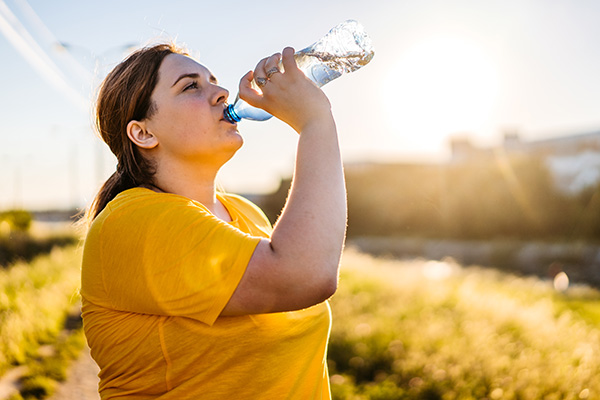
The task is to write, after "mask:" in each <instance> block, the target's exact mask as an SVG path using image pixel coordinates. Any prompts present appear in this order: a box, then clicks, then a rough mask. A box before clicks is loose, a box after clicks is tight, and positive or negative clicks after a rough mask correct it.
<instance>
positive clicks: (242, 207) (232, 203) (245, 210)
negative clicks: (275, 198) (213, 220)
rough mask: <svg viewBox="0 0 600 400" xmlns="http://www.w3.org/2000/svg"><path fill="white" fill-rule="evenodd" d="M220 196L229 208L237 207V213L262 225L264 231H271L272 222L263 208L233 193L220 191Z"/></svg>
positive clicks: (257, 224)
mask: <svg viewBox="0 0 600 400" xmlns="http://www.w3.org/2000/svg"><path fill="white" fill-rule="evenodd" d="M219 198H220V199H221V201H223V202H224V203H225V205H226V206H227V207H228V208H229V209H232V208H233V209H235V211H236V213H237V214H239V215H242V216H243V217H244V219H246V220H248V221H251V222H252V223H253V224H255V225H256V226H259V227H262V228H263V230H264V232H267V233H270V232H271V230H272V227H271V223H270V221H269V219H268V218H267V216H266V215H265V213H264V212H263V210H261V209H260V207H258V206H257V205H256V204H254V203H253V202H251V201H250V200H248V199H247V198H245V197H242V196H240V195H237V194H232V193H219Z"/></svg>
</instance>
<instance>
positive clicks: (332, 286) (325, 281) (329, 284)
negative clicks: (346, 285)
mask: <svg viewBox="0 0 600 400" xmlns="http://www.w3.org/2000/svg"><path fill="white" fill-rule="evenodd" d="M338 282H339V279H338V274H337V269H336V271H335V273H330V274H325V275H324V276H323V277H322V278H321V279H320V282H319V285H318V287H319V290H318V303H321V302H323V301H325V300H327V299H329V298H330V297H331V296H333V295H334V294H335V292H336V291H337V288H338Z"/></svg>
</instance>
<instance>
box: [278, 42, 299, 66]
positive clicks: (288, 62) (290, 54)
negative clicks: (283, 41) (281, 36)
mask: <svg viewBox="0 0 600 400" xmlns="http://www.w3.org/2000/svg"><path fill="white" fill-rule="evenodd" d="M281 61H282V63H283V68H284V69H285V70H286V71H300V70H299V69H298V66H297V65H296V60H295V59H294V48H293V47H286V48H285V49H283V51H282V52H281Z"/></svg>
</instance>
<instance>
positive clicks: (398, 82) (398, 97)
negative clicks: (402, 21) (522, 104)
mask: <svg viewBox="0 0 600 400" xmlns="http://www.w3.org/2000/svg"><path fill="white" fill-rule="evenodd" d="M497 92H498V78H497V72H496V68H495V66H494V63H493V62H492V61H491V60H490V59H489V57H488V56H487V55H486V54H485V52H484V51H483V50H482V49H481V48H479V47H477V46H476V45H474V44H472V43H470V42H468V41H467V40H463V39H458V38H447V37H444V38H437V39H431V40H428V41H424V42H421V43H418V44H415V45H414V46H413V47H411V48H409V49H407V50H406V51H403V52H402V54H401V57H400V59H399V60H398V61H397V63H396V65H394V66H393V67H392V68H391V71H390V74H389V76H388V78H387V79H386V85H385V88H384V96H383V97H384V101H385V102H386V107H387V114H388V115H389V116H390V117H391V118H390V123H391V124H392V126H393V132H394V134H395V135H402V136H404V137H407V136H408V137H410V138H411V145H412V147H414V148H418V149H420V150H423V151H427V150H429V149H434V148H436V149H437V148H439V147H440V146H444V145H445V143H446V142H447V139H448V136H450V135H451V134H453V133H456V132H465V131H468V132H475V133H476V131H477V130H478V129H480V128H481V127H482V126H483V125H485V124H486V123H487V122H488V120H489V117H490V113H491V111H492V108H493V106H494V103H495V100H496V97H497ZM404 142H405V141H404Z"/></svg>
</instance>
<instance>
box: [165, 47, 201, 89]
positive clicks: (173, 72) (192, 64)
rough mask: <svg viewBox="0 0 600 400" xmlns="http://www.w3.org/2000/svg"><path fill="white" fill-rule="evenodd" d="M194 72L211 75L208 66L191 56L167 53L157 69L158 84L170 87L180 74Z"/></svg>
mask: <svg viewBox="0 0 600 400" xmlns="http://www.w3.org/2000/svg"><path fill="white" fill-rule="evenodd" d="M194 73H196V74H200V75H206V77H207V78H210V77H211V76H212V73H211V72H210V71H209V70H208V68H206V67H205V66H204V65H202V64H200V63H199V62H197V61H196V60H194V59H193V58H190V57H188V56H184V55H182V54H169V55H168V56H166V57H165V59H164V60H163V62H162V63H161V65H160V68H159V69H158V84H159V85H168V86H169V87H171V85H173V83H175V81H176V80H177V78H179V77H180V76H181V75H183V74H194Z"/></svg>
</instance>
